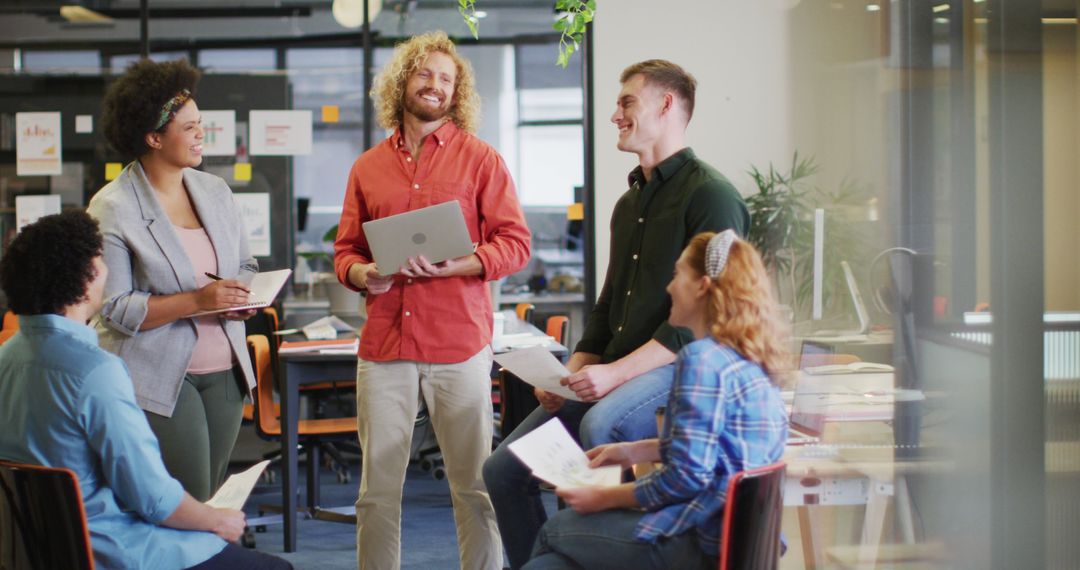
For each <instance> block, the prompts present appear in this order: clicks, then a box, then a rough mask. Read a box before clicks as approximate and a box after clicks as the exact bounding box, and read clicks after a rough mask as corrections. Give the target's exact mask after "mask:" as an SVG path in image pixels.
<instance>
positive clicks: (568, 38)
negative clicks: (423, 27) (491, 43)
mask: <svg viewBox="0 0 1080 570" xmlns="http://www.w3.org/2000/svg"><path fill="white" fill-rule="evenodd" d="M555 10H556V11H557V12H558V13H559V19H558V20H555V23H554V24H552V28H554V29H555V31H557V32H559V33H561V34H562V36H560V38H559V56H558V58H557V59H556V61H555V63H556V65H558V66H559V67H566V66H567V65H569V64H570V56H572V55H574V52H576V51H577V50H579V49H580V48H581V42H582V41H583V40H584V39H585V31H586V30H587V28H588V25H589V22H592V21H593V17H594V16H595V14H596V0H555ZM458 12H459V13H460V14H461V18H462V19H463V20H464V21H465V25H466V26H468V27H469V32H471V33H472V36H473V38H475V39H479V38H480V29H479V20H478V19H477V18H476V0H458Z"/></svg>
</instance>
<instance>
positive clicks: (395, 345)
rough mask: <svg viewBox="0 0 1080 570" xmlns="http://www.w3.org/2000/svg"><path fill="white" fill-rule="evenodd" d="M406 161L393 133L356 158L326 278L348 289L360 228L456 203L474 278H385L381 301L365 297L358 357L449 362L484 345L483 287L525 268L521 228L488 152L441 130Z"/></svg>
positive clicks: (359, 253) (362, 243) (360, 257)
mask: <svg viewBox="0 0 1080 570" xmlns="http://www.w3.org/2000/svg"><path fill="white" fill-rule="evenodd" d="M421 146H422V149H421V151H420V159H419V160H415V159H413V157H412V155H411V154H410V153H409V151H408V149H407V148H406V147H405V144H404V140H403V139H402V133H401V130H400V129H398V130H397V131H396V132H395V133H394V134H393V135H391V136H390V138H388V139H386V140H384V141H383V142H381V143H379V144H378V145H377V146H375V147H373V148H371V149H370V150H368V151H367V152H365V153H364V154H362V155H360V158H358V159H356V162H355V163H354V164H353V167H352V170H351V171H350V172H349V182H348V186H347V188H346V192H345V205H344V208H343V210H342V213H341V224H340V225H339V226H338V234H337V240H336V241H335V242H334V269H335V270H336V271H337V276H338V280H340V281H341V282H342V283H344V284H345V286H346V287H349V288H350V289H355V287H354V286H353V285H352V283H349V279H348V273H349V267H351V266H352V265H353V264H354V263H371V262H372V256H371V250H370V248H369V247H368V243H367V239H366V237H365V236H364V230H363V228H362V227H361V224H363V223H364V222H366V221H368V220H375V219H379V218H384V217H386V216H392V215H394V214H400V213H402V212H408V211H410V210H416V209H419V208H423V207H426V206H431V205H433V204H439V203H442V202H447V201H449V200H457V201H458V202H461V210H462V213H463V214H464V215H465V225H466V226H467V227H468V228H469V234H470V235H471V236H472V240H473V241H474V242H476V243H477V244H478V246H477V248H476V255H477V256H478V257H479V258H480V263H481V264H482V265H483V267H484V271H483V274H482V275H475V276H467V277H442V278H431V279H429V278H408V277H405V276H403V275H401V274H397V275H395V276H394V285H393V287H391V289H390V290H389V291H388V292H386V293H383V294H381V295H368V297H367V322H366V323H365V324H364V329H363V331H362V332H361V334H360V352H359V355H360V358H363V359H364V360H369V361H376V362H385V361H389V360H414V361H418V362H431V363H453V362H462V361H465V360H467V359H469V358H470V357H471V356H473V355H475V354H476V353H477V352H479V351H480V349H482V348H483V347H484V346H485V345H487V344H489V343H490V342H491V326H492V318H491V310H492V307H491V295H490V293H489V291H488V287H487V284H486V283H485V281H488V280H494V279H499V278H501V277H504V276H506V275H509V274H511V273H513V272H515V271H517V270H519V269H521V268H522V267H523V266H524V265H525V263H526V262H528V260H529V240H530V235H529V229H528V227H526V225H525V216H524V214H523V213H522V211H521V205H520V204H519V203H518V198H517V191H516V190H515V189H514V182H513V180H511V178H510V173H509V172H508V171H507V169H506V164H505V163H504V162H503V160H502V157H500V156H499V154H498V153H497V152H496V151H495V149H493V148H492V147H491V146H490V145H488V144H486V143H484V142H483V141H481V140H480V139H478V138H476V137H475V136H473V135H471V134H469V133H467V132H465V131H462V130H461V129H459V128H458V127H457V126H456V125H454V124H453V123H452V122H447V123H446V124H444V125H443V126H441V127H439V128H438V129H436V130H435V132H433V133H432V134H431V135H429V136H428V137H426V138H425V139H424V141H423V142H422V143H421Z"/></svg>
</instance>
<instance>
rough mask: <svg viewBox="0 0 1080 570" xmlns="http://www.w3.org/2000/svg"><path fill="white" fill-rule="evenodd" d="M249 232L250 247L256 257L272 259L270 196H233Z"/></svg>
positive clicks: (258, 193) (248, 194) (264, 194)
mask: <svg viewBox="0 0 1080 570" xmlns="http://www.w3.org/2000/svg"><path fill="white" fill-rule="evenodd" d="M233 201H235V202H236V207H237V209H239V210H240V217H241V218H242V219H243V220H244V228H245V229H246V230H247V238H248V247H249V248H250V249H251V255H254V256H255V257H270V194H268V193H266V192H251V193H243V194H233Z"/></svg>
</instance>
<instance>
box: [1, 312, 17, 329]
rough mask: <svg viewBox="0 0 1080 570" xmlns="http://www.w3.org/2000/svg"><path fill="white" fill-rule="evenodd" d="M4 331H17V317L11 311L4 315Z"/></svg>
mask: <svg viewBox="0 0 1080 570" xmlns="http://www.w3.org/2000/svg"><path fill="white" fill-rule="evenodd" d="M4 330H13V331H17V330H19V316H18V315H16V314H15V313H12V312H11V311H8V312H6V313H4Z"/></svg>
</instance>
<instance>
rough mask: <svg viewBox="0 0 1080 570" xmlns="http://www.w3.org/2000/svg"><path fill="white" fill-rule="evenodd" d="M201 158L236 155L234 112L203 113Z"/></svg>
mask: <svg viewBox="0 0 1080 570" xmlns="http://www.w3.org/2000/svg"><path fill="white" fill-rule="evenodd" d="M202 125H203V156H233V155H235V154H236V111H203V112H202Z"/></svg>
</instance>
